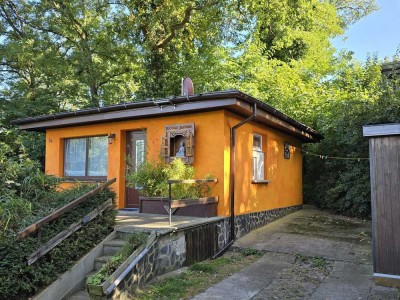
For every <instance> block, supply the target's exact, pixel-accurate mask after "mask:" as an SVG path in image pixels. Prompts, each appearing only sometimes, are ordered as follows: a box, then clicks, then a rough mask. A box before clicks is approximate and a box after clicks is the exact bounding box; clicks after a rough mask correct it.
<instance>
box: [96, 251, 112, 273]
mask: <svg viewBox="0 0 400 300" xmlns="http://www.w3.org/2000/svg"><path fill="white" fill-rule="evenodd" d="M111 257H112V256H111V255H103V256H99V257H97V258H95V260H94V269H95V270H96V271H98V270H100V269H101V267H102V266H103V265H104V264H105V263H106V262H107V261H109V260H110V258H111Z"/></svg>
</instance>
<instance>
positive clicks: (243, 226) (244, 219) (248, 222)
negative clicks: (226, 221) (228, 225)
mask: <svg viewBox="0 0 400 300" xmlns="http://www.w3.org/2000/svg"><path fill="white" fill-rule="evenodd" d="M301 208H302V205H296V206H289V207H283V208H275V209H271V210H265V211H259V212H254V213H250V214H244V215H239V216H235V236H236V238H240V237H242V236H244V235H245V234H247V233H249V232H250V231H252V230H254V229H257V228H260V227H262V226H264V225H267V224H269V223H271V222H273V221H275V220H277V219H279V218H282V217H284V216H286V215H288V214H291V213H293V212H295V211H297V210H299V209H301Z"/></svg>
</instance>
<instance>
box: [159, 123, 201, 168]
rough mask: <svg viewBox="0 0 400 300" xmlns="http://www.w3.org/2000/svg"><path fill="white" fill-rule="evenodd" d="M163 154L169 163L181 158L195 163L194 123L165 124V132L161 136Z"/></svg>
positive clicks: (189, 162) (188, 162)
mask: <svg viewBox="0 0 400 300" xmlns="http://www.w3.org/2000/svg"><path fill="white" fill-rule="evenodd" d="M161 156H163V157H164V159H165V162H167V163H170V162H172V161H173V160H174V159H176V158H180V159H182V160H183V162H185V163H187V164H193V161H194V124H193V123H192V124H175V125H167V126H165V134H164V136H162V137H161Z"/></svg>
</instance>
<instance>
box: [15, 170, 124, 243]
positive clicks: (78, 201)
mask: <svg viewBox="0 0 400 300" xmlns="http://www.w3.org/2000/svg"><path fill="white" fill-rule="evenodd" d="M116 181H117V179H116V178H113V179H111V180H109V181H107V182H105V183H103V184H102V185H100V186H98V187H96V188H95V189H94V190H92V191H90V192H87V193H86V194H84V195H82V196H81V197H79V198H78V199H75V200H74V201H72V202H70V203H68V204H66V205H64V206H63V207H61V208H59V209H57V210H56V211H54V212H52V213H50V214H49V215H47V216H46V217H44V218H42V219H40V220H39V221H37V222H35V223H33V224H31V225H29V226H28V227H26V228H25V229H23V230H21V231H20V232H18V234H17V237H18V239H21V238H24V237H26V236H27V235H29V234H31V233H32V232H35V231H36V230H38V229H39V228H40V227H42V226H43V225H45V224H47V223H49V222H50V221H53V220H55V219H58V218H59V217H60V216H62V215H63V214H64V213H66V212H67V211H70V210H71V209H72V208H74V207H75V206H77V205H79V204H81V203H82V202H84V201H85V200H87V199H88V198H89V197H91V196H94V195H96V194H98V193H100V192H101V191H102V190H104V189H105V188H106V187H108V186H109V185H111V184H113V183H114V182H116Z"/></svg>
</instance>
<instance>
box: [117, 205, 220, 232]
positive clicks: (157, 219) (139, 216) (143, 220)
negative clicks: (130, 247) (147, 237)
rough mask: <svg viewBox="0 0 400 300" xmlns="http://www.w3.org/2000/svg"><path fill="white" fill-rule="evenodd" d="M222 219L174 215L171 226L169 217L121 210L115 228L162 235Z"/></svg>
mask: <svg viewBox="0 0 400 300" xmlns="http://www.w3.org/2000/svg"><path fill="white" fill-rule="evenodd" d="M222 219H223V218H222V217H212V218H197V217H184V216H174V215H172V223H171V225H170V224H169V216H168V215H153V214H144V213H138V212H136V211H124V210H120V211H119V212H118V215H117V216H116V224H115V228H116V229H120V230H122V231H131V230H138V229H140V230H155V231H156V232H158V233H160V234H165V233H168V232H173V231H178V230H183V229H185V228H189V227H193V226H198V225H202V224H208V223H213V222H216V221H218V220H222Z"/></svg>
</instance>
